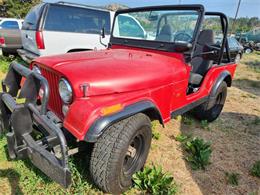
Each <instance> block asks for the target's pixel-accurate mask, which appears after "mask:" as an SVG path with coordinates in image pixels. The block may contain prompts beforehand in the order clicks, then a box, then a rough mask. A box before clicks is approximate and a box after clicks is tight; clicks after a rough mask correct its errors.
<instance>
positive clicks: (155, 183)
mask: <svg viewBox="0 0 260 195" xmlns="http://www.w3.org/2000/svg"><path fill="white" fill-rule="evenodd" d="M133 181H134V185H135V187H136V188H138V189H140V190H142V191H146V192H147V193H151V194H158V195H160V194H161V195H164V194H165V195H167V194H169V195H170V194H176V192H177V185H176V183H175V182H174V180H173V177H172V176H171V175H169V174H168V173H163V171H162V167H160V166H159V167H155V166H154V165H153V166H152V167H145V168H144V169H143V171H139V172H137V173H136V174H134V176H133Z"/></svg>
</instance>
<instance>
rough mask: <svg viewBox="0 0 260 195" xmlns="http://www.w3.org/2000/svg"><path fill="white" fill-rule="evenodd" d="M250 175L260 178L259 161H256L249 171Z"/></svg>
mask: <svg viewBox="0 0 260 195" xmlns="http://www.w3.org/2000/svg"><path fill="white" fill-rule="evenodd" d="M250 173H251V175H253V176H255V177H259V178H260V160H259V161H256V162H255V163H254V164H253V166H252V168H251V169H250Z"/></svg>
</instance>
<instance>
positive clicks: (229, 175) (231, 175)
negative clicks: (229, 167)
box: [225, 172, 239, 186]
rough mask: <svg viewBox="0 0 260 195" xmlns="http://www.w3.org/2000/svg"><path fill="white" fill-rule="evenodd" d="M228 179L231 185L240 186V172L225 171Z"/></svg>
mask: <svg viewBox="0 0 260 195" xmlns="http://www.w3.org/2000/svg"><path fill="white" fill-rule="evenodd" d="M225 175H226V180H227V183H228V184H229V185H232V186H238V180H239V174H238V173H228V172H226V173H225Z"/></svg>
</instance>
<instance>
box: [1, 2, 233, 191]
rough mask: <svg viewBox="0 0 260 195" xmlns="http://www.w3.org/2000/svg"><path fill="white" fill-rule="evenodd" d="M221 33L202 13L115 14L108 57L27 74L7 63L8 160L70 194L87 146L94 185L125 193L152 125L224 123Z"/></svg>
mask: <svg viewBox="0 0 260 195" xmlns="http://www.w3.org/2000/svg"><path fill="white" fill-rule="evenodd" d="M211 22H214V24H215V25H216V24H218V25H219V30H216V31H215V32H213V30H211V29H210V26H212V25H211ZM227 28H228V22H227V18H226V16H225V15H224V14H222V13H218V12H204V7H203V6H202V5H178V6H158V7H144V8H134V9H128V10H121V11H118V12H117V13H116V15H115V20H114V26H113V30H112V33H111V40H110V44H109V45H108V49H106V50H101V51H87V52H79V53H70V54H66V55H57V56H50V57H40V58H38V59H36V60H35V61H33V62H32V64H31V69H27V68H25V67H24V66H22V65H20V64H18V63H17V62H12V64H11V65H10V69H9V72H8V74H7V76H6V78H5V80H4V81H3V82H2V87H3V92H2V93H1V97H0V107H1V131H2V132H3V130H5V131H6V132H7V134H6V135H7V141H8V150H9V155H10V158H11V159H16V158H18V159H23V158H29V159H30V160H31V161H32V162H33V164H34V165H35V166H36V167H38V168H39V169H40V170H42V171H43V172H44V173H45V174H46V175H47V176H49V177H50V178H52V179H53V180H55V181H56V182H58V183H59V184H61V185H62V186H64V187H68V186H69V184H70V183H71V172H70V169H69V167H68V157H69V156H70V155H71V154H75V153H76V151H78V150H77V149H78V145H79V143H80V145H82V143H84V144H85V145H86V144H87V142H90V143H93V145H94V146H93V150H92V153H91V159H90V174H91V177H92V178H93V181H94V182H95V184H96V185H97V186H99V187H100V188H101V189H102V190H103V191H105V192H110V193H121V192H123V191H125V190H126V189H128V188H129V187H130V186H131V184H132V180H131V177H132V175H133V174H134V173H135V172H137V171H139V170H140V169H141V168H142V167H143V166H144V164H145V161H146V158H147V155H148V152H149V148H150V145H151V138H152V133H151V121H153V120H158V121H159V122H160V123H161V124H162V125H164V124H165V123H166V122H168V121H169V120H170V119H171V118H173V117H175V116H177V115H181V114H183V113H186V112H188V111H191V113H193V114H194V116H195V117H197V118H198V119H200V120H208V121H214V120H215V119H216V118H217V117H218V116H219V114H220V113H221V110H222V108H223V105H224V103H225V99H226V95H227V87H230V86H231V82H232V78H233V75H234V72H235V69H236V64H235V63H233V62H231V60H230V55H229V49H228V48H229V47H228V43H227V41H226V36H227ZM214 29H215V28H214ZM103 31H104V29H103V30H102V32H103ZM215 37H218V39H215ZM219 37H220V38H221V40H222V41H221V42H219ZM43 38H44V37H43ZM215 40H218V42H216V41H215ZM101 41H102V36H101ZM22 78H26V79H22ZM24 80H25V81H24ZM21 81H23V82H21ZM21 83H23V84H22V85H21ZM20 99H22V100H23V101H22V100H20ZM21 102H23V103H21ZM35 132H38V133H41V138H40V139H36V137H39V136H34V135H35ZM73 140H74V142H76V143H78V145H77V144H76V145H75V144H73V145H70V144H69V145H70V147H68V145H67V143H70V142H72V141H73ZM72 146H75V148H73V147H72ZM69 148H70V149H69Z"/></svg>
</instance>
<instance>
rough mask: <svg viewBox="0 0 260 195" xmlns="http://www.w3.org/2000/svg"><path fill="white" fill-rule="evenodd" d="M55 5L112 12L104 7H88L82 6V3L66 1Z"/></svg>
mask: <svg viewBox="0 0 260 195" xmlns="http://www.w3.org/2000/svg"><path fill="white" fill-rule="evenodd" d="M54 4H62V5H71V6H77V7H83V8H89V9H95V10H101V11H110V10H108V9H106V8H105V7H104V8H103V7H98V6H93V5H86V4H81V3H71V2H66V1H57V2H55V3H54Z"/></svg>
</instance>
